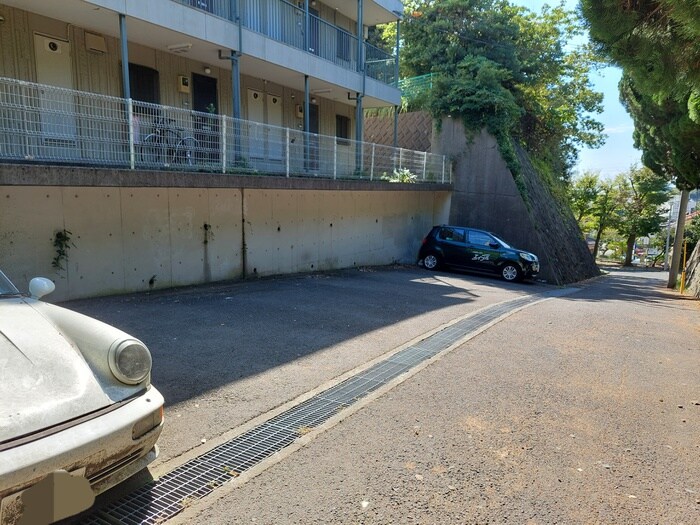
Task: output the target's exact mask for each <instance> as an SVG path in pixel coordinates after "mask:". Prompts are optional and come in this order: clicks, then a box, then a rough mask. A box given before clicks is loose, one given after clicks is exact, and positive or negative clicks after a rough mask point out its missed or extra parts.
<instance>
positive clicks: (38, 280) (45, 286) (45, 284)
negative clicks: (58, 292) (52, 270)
mask: <svg viewBox="0 0 700 525" xmlns="http://www.w3.org/2000/svg"><path fill="white" fill-rule="evenodd" d="M55 289H56V285H55V284H54V283H53V281H52V280H51V279H47V278H46V277H34V279H32V280H31V281H29V295H30V296H31V297H32V298H33V299H41V298H42V297H44V296H45V295H49V294H50V293H51V292H53V291H54V290H55Z"/></svg>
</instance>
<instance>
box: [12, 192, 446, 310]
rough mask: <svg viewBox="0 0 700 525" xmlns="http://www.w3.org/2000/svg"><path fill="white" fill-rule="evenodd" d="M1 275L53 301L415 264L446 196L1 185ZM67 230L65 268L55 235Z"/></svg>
mask: <svg viewBox="0 0 700 525" xmlns="http://www.w3.org/2000/svg"><path fill="white" fill-rule="evenodd" d="M0 199H1V202H2V205H1V206H0V269H2V270H3V271H4V272H5V273H6V274H7V275H8V277H10V279H12V280H13V281H14V282H15V284H17V285H18V286H19V287H20V288H21V289H23V290H27V285H28V282H29V280H30V279H31V278H32V277H35V276H37V275H42V276H46V277H49V278H51V279H53V280H54V281H55V282H56V291H55V292H54V293H53V294H51V296H50V297H49V299H50V300H51V301H62V300H67V299H75V298H80V297H90V296H96V295H108V294H117V293H125V292H134V291H145V290H149V289H154V288H167V287H171V286H180V285H188V284H197V283H204V282H210V281H219V280H227V279H237V278H241V277H244V276H255V275H259V276H262V275H274V274H283V273H295V272H306V271H315V270H328V269H334V268H345V267H352V266H362V265H374V264H377V265H379V264H390V263H392V262H404V263H413V262H415V256H416V253H417V251H418V248H419V244H420V241H421V239H422V238H423V236H424V235H425V234H426V233H427V232H428V230H429V229H430V227H431V226H432V225H433V224H434V223H436V222H438V223H439V222H444V221H446V220H447V217H448V213H449V192H448V191H444V190H443V191H420V190H417V191H411V190H399V191H397V190H393V191H392V190H386V191H381V190H376V191H375V190H369V191H368V190H359V189H357V190H350V189H349V190H313V189H306V190H304V189H266V188H191V187H114V186H112V187H110V186H106V187H89V186H88V187H86V186H38V185H13V186H0ZM62 229H65V230H68V231H70V232H71V235H70V237H71V238H70V243H69V244H68V250H67V251H68V259H67V261H65V264H64V269H62V270H57V269H56V268H54V267H52V260H53V259H54V257H55V256H56V248H55V247H54V245H53V242H54V236H55V234H56V232H57V231H59V230H62Z"/></svg>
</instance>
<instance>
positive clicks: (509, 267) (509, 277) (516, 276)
mask: <svg viewBox="0 0 700 525" xmlns="http://www.w3.org/2000/svg"><path fill="white" fill-rule="evenodd" d="M522 274H523V272H522V270H521V269H520V268H519V267H518V265H517V264H512V263H508V264H504V265H503V266H501V277H503V279H504V280H506V281H509V282H512V281H519V280H520V279H521V278H522Z"/></svg>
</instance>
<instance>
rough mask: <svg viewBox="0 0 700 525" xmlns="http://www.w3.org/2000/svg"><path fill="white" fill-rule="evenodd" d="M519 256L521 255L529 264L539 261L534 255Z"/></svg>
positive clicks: (525, 253)
mask: <svg viewBox="0 0 700 525" xmlns="http://www.w3.org/2000/svg"><path fill="white" fill-rule="evenodd" d="M519 255H520V257H522V258H523V259H525V260H526V261H527V262H535V261H536V260H537V257H535V256H534V255H532V254H531V253H527V252H520V253H519Z"/></svg>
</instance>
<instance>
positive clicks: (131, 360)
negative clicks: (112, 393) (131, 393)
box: [109, 339, 153, 385]
mask: <svg viewBox="0 0 700 525" xmlns="http://www.w3.org/2000/svg"><path fill="white" fill-rule="evenodd" d="M152 364H153V361H152V359H151V352H149V351H148V348H146V347H145V346H144V345H143V343H141V342H140V341H137V340H136V339H121V340H118V341H115V342H114V343H113V344H112V347H111V348H110V349H109V368H110V369H111V370H112V373H113V374H114V376H115V377H116V378H117V379H119V381H121V382H122V383H126V384H128V385H136V384H138V383H140V382H141V381H143V380H144V379H146V378H147V377H148V374H150V373H151V365H152Z"/></svg>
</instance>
